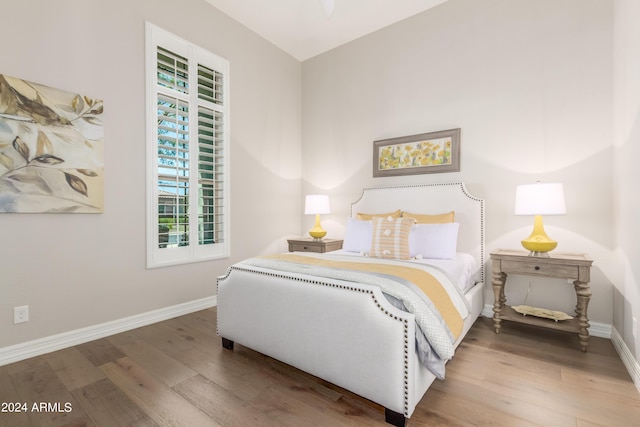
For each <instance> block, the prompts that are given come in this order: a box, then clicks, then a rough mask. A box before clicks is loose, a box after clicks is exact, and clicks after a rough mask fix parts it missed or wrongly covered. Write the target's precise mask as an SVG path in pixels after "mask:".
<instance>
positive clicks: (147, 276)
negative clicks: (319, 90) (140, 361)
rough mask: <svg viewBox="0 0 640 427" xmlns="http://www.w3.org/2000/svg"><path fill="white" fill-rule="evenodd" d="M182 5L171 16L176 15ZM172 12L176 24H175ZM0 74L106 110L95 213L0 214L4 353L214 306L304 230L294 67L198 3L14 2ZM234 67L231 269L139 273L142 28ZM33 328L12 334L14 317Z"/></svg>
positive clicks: (6, 5)
mask: <svg viewBox="0 0 640 427" xmlns="http://www.w3.org/2000/svg"><path fill="white" fill-rule="evenodd" d="M178 6H179V7H178ZM178 9H179V13H178ZM2 17H3V19H2V25H0V39H1V40H3V42H2V43H1V44H0V73H2V74H6V75H10V76H15V77H19V78H23V79H26V80H29V81H33V82H37V83H41V84H44V85H48V86H52V87H56V88H60V89H63V90H67V91H73V92H77V93H80V94H86V95H89V96H92V97H96V98H102V99H104V106H105V113H104V115H103V118H104V129H105V175H106V182H105V212H104V214H98V215H81V214H75V215H74V214H58V215H54V214H46V215H45V214H1V215H0V230H1V233H0V234H1V242H2V243H1V244H0V348H2V347H4V346H9V345H12V344H17V343H23V342H26V341H29V340H33V339H36V338H41V337H47V336H50V335H54V334H57V333H61V332H65V331H70V330H74V329H77V328H82V327H87V326H91V325H96V324H100V323H103V322H107V321H111V320H115V319H120V318H124V317H127V316H131V315H136V314H140V313H144V312H147V311H150V310H154V309H159V308H163V307H168V306H172V305H176V304H180V303H184V302H188V301H192V300H197V299H200V298H205V297H210V296H214V295H215V292H216V276H218V275H220V274H222V273H223V272H224V271H225V269H226V268H227V266H228V265H230V264H231V263H232V262H234V261H237V260H240V259H242V258H246V257H249V256H253V255H256V254H259V253H264V252H272V251H275V250H279V251H284V250H286V240H285V239H286V237H290V236H291V233H292V232H293V233H295V231H296V230H298V229H299V228H300V227H301V225H300V224H301V206H300V194H301V181H300V174H301V172H300V155H301V147H300V138H301V104H300V99H301V93H300V90H301V65H300V63H299V62H298V61H297V60H295V59H293V58H292V57H290V56H289V55H286V54H284V53H283V52H282V51H280V50H279V49H276V48H275V47H274V46H272V45H271V44H269V43H267V42H266V41H265V40H264V39H262V38H260V37H259V36H257V35H255V34H254V33H252V32H251V31H249V30H248V29H247V28H246V27H244V26H241V25H240V24H238V23H237V22H235V21H233V20H231V19H229V18H228V17H227V16H226V15H224V14H222V13H220V12H219V11H217V10H216V9H214V8H213V7H211V6H210V5H209V4H208V3H206V2H204V1H203V0H181V1H180V2H175V1H170V0H136V1H130V0H109V1H98V0H58V1H47V0H10V1H3V3H2ZM145 20H149V21H151V22H152V23H154V24H156V25H158V26H160V27H163V28H165V29H166V30H168V31H171V32H174V33H176V34H177V35H179V36H181V37H183V38H186V39H188V40H190V41H192V42H194V43H196V44H198V45H200V46H202V47H204V48H207V49H209V50H211V51H212V52H214V53H216V54H218V55H220V56H222V57H224V58H226V59H228V60H229V61H230V66H231V74H230V78H231V106H232V115H231V168H232V169H231V188H232V195H231V203H232V206H231V216H232V218H231V223H232V226H231V227H232V229H231V236H232V241H231V251H232V257H231V258H229V259H224V260H220V261H215V262H203V263H198V264H191V265H185V266H180V267H167V268H162V269H154V270H147V269H145V260H146V258H145V219H146V212H145V191H146V189H145V166H146V165H145V109H144V106H145V99H144V82H145V80H144V79H145V77H144V76H145V72H144V22H145ZM19 305H29V307H30V315H31V320H30V321H29V322H28V323H23V324H19V325H13V307H14V306H19Z"/></svg>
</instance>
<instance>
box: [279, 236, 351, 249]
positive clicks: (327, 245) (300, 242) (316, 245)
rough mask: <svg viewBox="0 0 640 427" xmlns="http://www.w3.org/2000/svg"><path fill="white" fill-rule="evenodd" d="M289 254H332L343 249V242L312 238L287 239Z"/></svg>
mask: <svg viewBox="0 0 640 427" xmlns="http://www.w3.org/2000/svg"><path fill="white" fill-rule="evenodd" d="M287 242H289V252H320V253H323V252H331V251H337V250H338V249H342V240H337V239H322V240H314V239H311V238H300V239H287Z"/></svg>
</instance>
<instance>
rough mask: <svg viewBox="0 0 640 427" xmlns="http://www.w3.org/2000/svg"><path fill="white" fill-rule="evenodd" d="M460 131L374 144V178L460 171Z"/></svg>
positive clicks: (434, 133) (450, 130)
mask: <svg viewBox="0 0 640 427" xmlns="http://www.w3.org/2000/svg"><path fill="white" fill-rule="evenodd" d="M460 133H461V132H460V128H456V129H448V130H442V131H438V132H429V133H421V134H418V135H410V136H403V137H399V138H390V139H382V140H379V141H374V142H373V177H374V178H378V177H385V176H404V175H418V174H427V173H443V172H459V171H460Z"/></svg>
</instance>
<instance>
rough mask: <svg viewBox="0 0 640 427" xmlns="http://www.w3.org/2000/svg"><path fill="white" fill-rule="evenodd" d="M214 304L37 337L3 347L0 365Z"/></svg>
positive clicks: (204, 302) (203, 302) (190, 305)
mask: <svg viewBox="0 0 640 427" xmlns="http://www.w3.org/2000/svg"><path fill="white" fill-rule="evenodd" d="M216 304H217V297H216V296H212V297H206V298H202V299H199V300H195V301H189V302H185V303H182V304H178V305H174V306H171V307H165V308H160V309H158V310H153V311H148V312H146V313H141V314H136V315H133V316H129V317H125V318H122V319H118V320H113V321H111V322H106V323H101V324H99V325H94V326H89V327H86V328H81V329H76V330H73V331H69V332H63V333H61V334H56V335H52V336H49V337H45V338H39V339H37V340H33V341H28V342H25V343H21V344H16V345H11V346H8V347H2V348H0V366H3V365H7V364H9V363H13V362H18V361H20V360H24V359H28V358H30V357H35V356H39V355H41V354H46V353H50V352H52V351H57V350H61V349H63V348H67V347H71V346H74V345H78V344H83V343H85V342H89V341H93V340H96V339H98V338H104V337H107V336H109V335H114V334H117V333H120V332H124V331H128V330H131V329H135V328H139V327H141V326H146V325H150V324H152V323H156V322H161V321H163V320H167V319H171V318H174V317H178V316H183V315H185V314H189V313H193V312H195V311H200V310H204V309H206V308H210V307H214V306H215V305H216Z"/></svg>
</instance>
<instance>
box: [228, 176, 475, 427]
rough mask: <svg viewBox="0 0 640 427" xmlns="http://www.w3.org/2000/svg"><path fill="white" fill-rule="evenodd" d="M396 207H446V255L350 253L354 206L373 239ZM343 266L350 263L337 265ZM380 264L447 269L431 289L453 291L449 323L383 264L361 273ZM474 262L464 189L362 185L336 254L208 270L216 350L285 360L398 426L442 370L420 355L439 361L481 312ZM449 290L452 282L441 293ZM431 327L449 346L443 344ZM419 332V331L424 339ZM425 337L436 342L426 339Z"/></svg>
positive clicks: (471, 211) (435, 271)
mask: <svg viewBox="0 0 640 427" xmlns="http://www.w3.org/2000/svg"><path fill="white" fill-rule="evenodd" d="M398 211H399V212H401V214H400V218H402V217H403V215H404V214H407V213H418V214H419V215H429V216H431V215H432V216H434V217H435V216H436V215H442V214H444V213H449V212H453V213H454V218H455V219H454V223H455V224H458V225H457V227H458V228H457V230H458V232H457V237H456V239H455V240H456V245H457V246H454V253H455V254H454V255H453V258H452V259H431V258H429V257H422V256H420V254H417V255H415V254H411V255H412V257H411V258H412V259H410V260H401V261H395V260H390V259H388V258H387V257H386V255H388V253H386V254H385V255H380V254H378V255H379V256H380V258H375V257H373V256H369V255H373V254H372V253H368V252H369V251H367V250H365V249H364V248H363V250H361V251H358V250H357V249H358V244H359V242H358V238H356V237H354V236H357V235H358V233H356V231H355V230H356V229H355V228H354V227H353V225H354V224H358V226H362V225H363V224H364V223H365V222H366V220H367V217H366V216H361V215H359V214H362V213H368V214H375V215H374V217H373V219H371V220H369V223H373V224H374V225H373V230H374V231H373V233H374V235H376V236H378V235H380V230H381V228H379V227H384V226H385V225H384V224H383V222H384V221H388V222H389V224H391V222H392V220H393V223H394V224H396V223H397V224H400V223H402V224H405V222H406V221H405V220H400V219H395V217H396V216H392V215H386V214H387V213H392V212H398ZM381 213H382V214H385V215H386V216H384V215H382V216H379V214H381ZM429 227H431V226H429ZM429 227H427V228H429ZM414 229H416V226H413V227H412V228H411V230H414ZM429 229H430V230H433V229H438V230H441V229H443V228H442V227H431V228H429ZM354 233H355V234H354ZM347 234H348V236H347ZM436 235H437V234H436ZM411 236H412V238H413V236H414V234H413V231H411ZM369 238H370V239H371V237H369ZM374 240H375V238H374ZM410 243H411V242H410ZM450 249H451V248H449V250H450ZM371 250H372V251H373V250H374V248H373V247H371ZM412 251H413V250H412ZM414 255H415V256H414ZM427 255H428V254H427ZM434 256H435V255H434ZM274 258H275V259H274ZM303 259H304V260H303ZM303 261H304V262H303ZM307 262H309V264H306V263H307ZM460 263H462V264H460ZM348 264H349V265H350V264H354V265H356V266H357V267H356V268H355V270H351V269H347V268H346V266H347V265H348ZM382 264H399V265H398V266H392V268H397V269H402V270H398V271H402V272H403V273H404V271H405V269H406V271H409V272H410V273H411V274H413V273H416V274H420V275H426V276H429V277H431V276H435V277H440V276H446V278H444V279H442V281H441V282H442V283H446V285H441V287H442V288H445V289H448V290H449V292H450V293H451V295H453V294H456V295H457V296H455V297H453V296H451V298H450V299H451V301H453V302H452V303H451V304H453V305H455V306H456V307H457V309H458V313H457V314H455V315H454V314H451V313H452V312H453V311H455V310H453V309H451V307H450V306H448V307H449V308H447V309H445V310H443V313H444V312H447V313H449V314H447V315H446V316H449V315H450V316H452V317H451V319H454V318H455V322H454V321H453V320H451V321H450V322H451V324H454V323H455V326H453V327H452V326H451V325H450V324H449V323H448V322H449V320H448V318H447V319H443V317H440V315H437V318H435V317H434V315H433V313H431V312H430V313H429V315H425V314H424V312H423V307H422V306H421V305H420V304H422V303H420V302H419V301H418V302H414V300H406V299H405V298H409V297H405V293H406V289H404V290H402V291H395V290H394V289H396V288H392V284H391V283H390V282H389V281H390V280H391V281H392V278H391V276H389V275H388V274H387V273H386V272H384V271H383V270H380V271H379V272H377V273H372V272H370V271H366V270H369V269H370V270H372V271H374V270H376V269H377V268H386V267H384V266H382ZM417 264H419V266H417ZM374 265H375V268H374ZM451 265H453V270H451V268H449V267H451ZM461 265H462V267H461ZM369 266H371V268H369ZM484 266H485V248H484V201H483V200H482V199H480V198H477V197H474V196H473V195H471V194H470V193H469V192H468V191H467V189H466V187H465V185H464V183H461V182H454V183H444V184H429V185H410V186H396V187H380V188H367V189H364V190H363V192H362V196H361V197H360V198H359V199H358V200H357V201H355V202H354V203H352V205H351V217H350V218H349V219H348V223H347V229H346V231H345V247H343V250H341V251H336V252H330V253H326V254H308V253H297V252H294V253H288V254H279V255H274V256H270V257H257V258H252V259H249V260H245V261H243V262H240V263H237V264H234V265H233V266H231V267H230V268H229V269H228V271H227V272H226V274H225V275H224V276H221V277H219V278H218V280H217V285H218V289H217V292H218V308H217V316H218V319H217V328H218V335H219V336H220V337H221V338H222V344H223V346H224V347H225V348H227V349H231V350H232V349H233V346H234V343H238V344H240V345H243V346H246V347H249V348H251V349H253V350H256V351H258V352H260V353H263V354H265V355H267V356H270V357H273V358H275V359H277V360H280V361H282V362H284V363H287V364H289V365H292V366H294V367H296V368H298V369H300V370H302V371H305V372H307V373H309V374H312V375H314V376H317V377H319V378H321V379H324V380H326V381H328V382H330V383H333V384H335V385H337V386H339V387H342V388H344V389H347V390H349V391H351V392H353V393H355V394H357V395H360V396H362V397H364V398H366V399H369V400H371V401H373V402H375V403H377V404H379V405H381V406H383V407H384V408H385V418H386V421H387V422H388V423H390V424H393V425H396V426H402V425H406V424H407V422H408V420H409V418H410V417H411V415H412V413H413V411H414V409H415V407H416V405H417V404H418V403H419V402H420V400H421V399H422V397H423V396H424V394H425V392H426V391H427V389H428V388H429V386H430V385H431V384H432V383H433V381H434V380H435V379H436V378H441V377H442V376H443V375H444V373H442V372H440V371H438V369H440V367H439V366H438V363H435V365H434V364H428V363H426V362H427V360H426V359H429V358H431V359H434V358H435V359H440V360H441V361H442V365H444V364H445V363H446V361H447V360H449V359H450V358H451V357H452V356H453V352H454V351H455V348H457V346H458V344H459V343H460V342H461V341H462V339H463V338H464V336H465V334H466V333H467V331H468V330H469V329H470V328H471V326H472V325H473V323H474V322H475V320H476V319H477V317H478V316H479V315H480V312H481V311H482V308H483V291H482V288H483V284H484ZM290 267H291V268H290ZM423 270H424V272H423ZM376 271H377V270H376ZM451 271H453V273H451ZM461 271H462V272H463V273H462V274H461ZM443 272H444V273H443ZM321 273H322V274H321ZM407 274H409V273H407ZM439 275H440V276H439ZM370 276H371V277H370ZM449 279H451V280H449ZM403 280H404V279H403ZM405 282H407V283H408V284H407V283H405V285H406V286H408V287H409V288H411V287H413V286H414V284H413V283H409V281H408V280H406V281H405ZM452 286H453V287H455V288H456V290H454V291H451V289H452V288H451V287H452ZM438 289H440V288H438ZM383 290H384V292H383ZM395 292H400V295H397V294H394V293H395ZM418 297H419V298H418V299H422V300H423V301H425V299H424V296H423V295H419V296H418ZM411 298H414V297H413V296H412V297H411ZM445 299H446V298H445ZM457 299H461V300H462V303H460V302H459V301H458V302H455V301H457ZM407 301H408V302H407ZM426 301H427V303H426V305H427V306H429V307H430V305H433V304H432V303H430V302H429V301H430V300H429V299H426ZM447 304H449V303H447ZM451 304H450V305H451ZM461 304H462V305H464V306H465V308H460V305H461ZM407 307H409V308H407ZM416 307H417V308H416ZM414 308H416V309H415V310H414ZM450 312H451V313H450ZM434 319H435V320H434ZM445 320H446V321H445ZM428 322H431V323H428ZM425 325H426V326H425ZM443 325H444V326H443ZM441 329H444V331H445V332H444V334H445V335H446V336H448V338H449V340H450V342H449V343H448V344H447V343H444V342H442V336H443V335H442V334H443V332H442V330H441ZM453 329H456V332H455V334H452V332H451V330H453ZM425 331H429V332H425ZM421 335H422V336H424V337H425V338H427V344H426V346H425V341H424V340H423V339H422V338H421ZM431 335H434V336H435V339H436V341H437V343H436V344H430V343H429V339H431V338H430V337H431ZM445 341H446V340H445ZM447 346H450V347H447ZM425 347H426V348H425ZM425 350H426V354H425ZM429 352H431V353H429ZM443 353H447V354H443ZM434 355H435V356H434ZM440 374H442V375H440Z"/></svg>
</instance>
